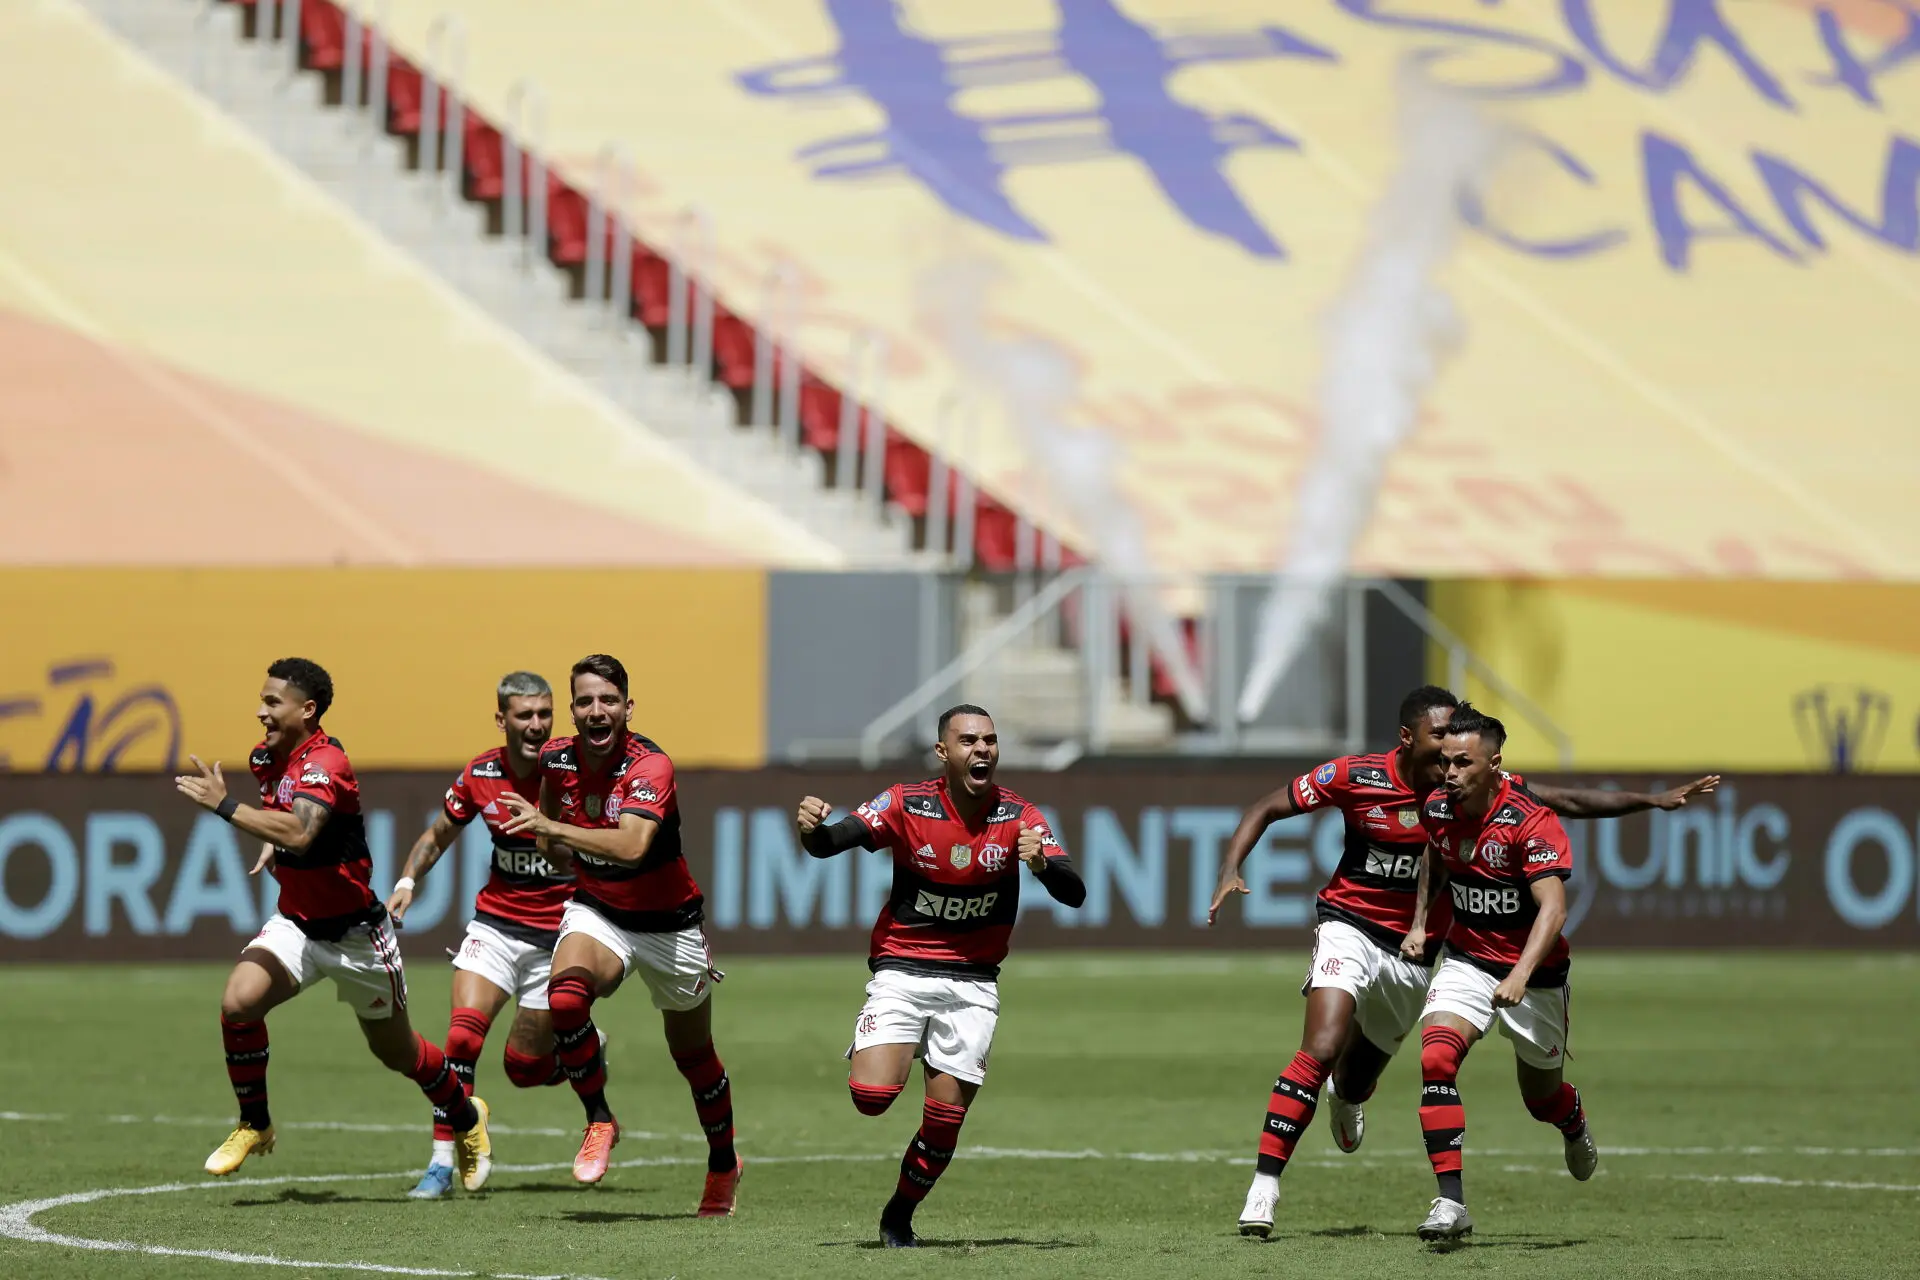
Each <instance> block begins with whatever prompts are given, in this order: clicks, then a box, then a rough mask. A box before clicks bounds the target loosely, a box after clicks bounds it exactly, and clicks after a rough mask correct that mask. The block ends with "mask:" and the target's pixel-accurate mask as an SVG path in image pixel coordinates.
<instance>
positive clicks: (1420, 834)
mask: <svg viewBox="0 0 1920 1280" xmlns="http://www.w3.org/2000/svg"><path fill="white" fill-rule="evenodd" d="M1458 705H1459V699H1458V698H1456V697H1455V696H1454V695H1453V694H1451V693H1449V692H1448V691H1447V690H1445V689H1441V688H1437V687H1435V686H1433V685H1423V686H1421V687H1420V688H1418V689H1415V690H1414V691H1413V692H1411V693H1409V694H1408V695H1407V696H1406V698H1405V699H1404V700H1403V701H1402V702H1401V704H1400V745H1399V746H1398V747H1396V748H1395V749H1394V750H1392V751H1387V752H1382V753H1379V754H1376V755H1362V756H1342V757H1340V758H1339V759H1336V760H1330V761H1328V762H1327V763H1325V764H1323V765H1321V766H1320V767H1319V768H1317V769H1315V770H1313V771H1312V772H1311V773H1306V774H1302V775H1301V776H1300V777H1298V778H1295V779H1294V780H1293V781H1292V782H1291V783H1289V784H1288V785H1287V786H1285V787H1282V788H1281V789H1280V790H1278V791H1275V792H1273V793H1272V794H1270V795H1267V796H1265V797H1263V798H1262V799H1260V800H1259V801H1257V802H1255V804H1254V805H1253V806H1252V807H1251V808H1249V809H1248V810H1247V811H1246V813H1245V815H1244V816H1243V817H1242V818H1241V819H1240V825H1239V828H1238V829H1237V830H1235V832H1234V833H1233V838H1232V839H1231V840H1230V841H1229V842H1228V844H1227V851H1226V857H1225V860H1224V862H1223V863H1222V865H1221V868H1220V881H1219V885H1218V888H1217V889H1216V891H1215V893H1214V896H1213V904H1212V906H1211V908H1210V909H1209V910H1208V912H1207V923H1208V924H1213V923H1214V922H1215V921H1216V920H1217V919H1218V917H1219V913H1220V910H1221V908H1222V907H1223V906H1224V904H1225V903H1226V902H1227V900H1228V899H1229V898H1231V897H1232V896H1233V895H1235V894H1240V893H1245V892H1246V891H1247V887H1246V884H1245V882H1244V881H1242V880H1241V878H1240V867H1241V864H1242V863H1243V862H1245V860H1246V858H1247V856H1248V855H1249V854H1251V853H1252V852H1253V849H1254V847H1255V845H1257V844H1258V843H1259V841H1260V838H1261V836H1262V835H1263V834H1264V833H1265V831H1266V829H1267V827H1268V826H1270V825H1271V824H1273V823H1274V822H1277V821H1279V820H1280V819H1282V818H1287V817H1291V816H1293V815H1294V814H1301V813H1311V812H1314V811H1316V810H1318V809H1319V808H1320V807H1321V806H1322V805H1331V806H1333V807H1335V808H1337V809H1339V810H1340V811H1341V816H1342V818H1343V820H1344V824H1345V828H1346V838H1345V847H1344V849H1343V850H1342V853H1341V857H1340V864H1339V866H1338V867H1337V868H1335V870H1334V873H1333V876H1332V878H1331V879H1330V880H1329V881H1328V882H1327V885H1326V887H1325V888H1324V889H1322V890H1321V891H1320V896H1319V901H1318V903H1317V915H1318V917H1319V924H1318V927H1317V928H1316V929H1315V930H1314V951H1313V959H1312V961H1311V963H1310V964H1309V965H1308V969H1307V979H1306V982H1305V984H1304V985H1303V987H1302V993H1303V994H1305V995H1306V997H1307V1008H1306V1026H1305V1029H1304V1030H1303V1032H1302V1034H1301V1038H1300V1050H1299V1052H1298V1053H1296V1054H1295V1055H1294V1057H1293V1061H1292V1062H1290V1063H1289V1064H1288V1065H1287V1067H1286V1069H1285V1070H1284V1071H1283V1072H1282V1073H1281V1075H1280V1077H1279V1078H1278V1079H1277V1080H1275V1081H1274V1086H1273V1093H1272V1095H1271V1096H1270V1098H1269V1100H1268V1104H1267V1115H1266V1120H1265V1124H1264V1126H1263V1128H1262V1131H1261V1135H1260V1149H1259V1154H1258V1156H1257V1158H1256V1161H1255V1166H1254V1176H1253V1183H1252V1185H1251V1186H1250V1187H1249V1188H1248V1189H1247V1198H1246V1203H1245V1204H1244V1206H1243V1207H1242V1208H1241V1211H1240V1230H1241V1233H1242V1234H1243V1235H1256V1236H1265V1235H1267V1234H1268V1233H1269V1232H1270V1231H1271V1230H1272V1229H1273V1218H1274V1210H1275V1207H1276V1205H1277V1204H1278V1203H1279V1197H1280V1175H1281V1173H1282V1172H1283V1171H1284V1170H1285V1169H1286V1166H1287V1161H1288V1160H1289V1159H1290V1158H1291V1157H1292V1155H1293V1151H1294V1148H1295V1146H1296V1145H1297V1144H1298V1143H1299V1141H1300V1138H1301V1137H1302V1135H1304V1134H1305V1132H1306V1129H1307V1126H1308V1124H1309V1123H1310V1122H1311V1121H1312V1119H1313V1115H1314V1112H1315V1110H1316V1108H1317V1105H1318V1100H1319V1096H1320V1088H1321V1085H1322V1084H1323V1083H1324V1084H1325V1085H1326V1086H1327V1106H1328V1110H1329V1112H1330V1116H1329V1119H1330V1122H1331V1125H1332V1129H1333V1139H1334V1143H1335V1145H1336V1146H1338V1147H1339V1148H1340V1150H1342V1151H1345V1152H1352V1151H1355V1150H1357V1149H1358V1148H1359V1146H1360V1141H1361V1138H1362V1137H1363V1136H1364V1134H1365V1132H1366V1116H1365V1113H1364V1110H1363V1107H1362V1104H1363V1103H1365V1101H1366V1100H1367V1099H1368V1098H1369V1097H1371V1096H1372V1094H1373V1089H1374V1085H1375V1084H1376V1082H1378V1080H1379V1078H1380V1072H1381V1071H1382V1070H1383V1069H1384V1068H1385V1067H1386V1065H1387V1062H1388V1061H1389V1060H1390V1059H1391V1058H1392V1057H1393V1054H1394V1052H1395V1050H1397V1049H1398V1048H1399V1047H1400V1042H1401V1041H1402V1040H1403V1039H1405V1038H1406V1034H1407V1032H1408V1031H1409V1030H1411V1029H1412V1027H1413V1024H1414V1022H1415V1020H1416V1019H1418V1018H1419V1016H1420V1009H1421V1006H1422V1002H1423V1001H1424V1000H1425V998H1426V991H1427V985H1428V982H1429V981H1430V979H1431V977H1432V962H1433V959H1434V953H1435V952H1437V950H1438V947H1439V943H1440V938H1441V937H1442V936H1443V935H1444V934H1445V931H1446V920H1445V913H1446V911H1447V909H1448V908H1447V904H1446V902H1445V901H1444V900H1442V901H1439V902H1436V903H1435V904H1434V907H1433V910H1434V913H1435V919H1434V920H1432V921H1430V922H1429V924H1428V933H1429V934H1430V935H1431V937H1432V940H1433V941H1432V945H1431V947H1430V948H1429V951H1428V954H1427V955H1426V956H1424V957H1423V958H1409V957H1406V956H1403V955H1402V954H1401V950H1400V944H1401V941H1402V940H1403V939H1404V938H1405V937H1406V935H1407V931H1408V929H1409V928H1411V927H1412V924H1413V910H1414V891H1415V888H1416V885H1417V880H1418V876H1419V870H1420V860H1421V856H1422V854H1423V852H1424V850H1425V848H1426V832H1425V830H1424V828H1423V827H1422V825H1421V819H1420V806H1421V805H1422V804H1423V803H1424V802H1425V801H1426V799H1427V796H1428V795H1429V794H1431V793H1432V791H1433V790H1434V788H1435V787H1437V786H1438V785H1439V784H1440V780H1441V768H1440V749H1441V743H1442V741H1443V739H1444V736H1445V734H1446V732H1447V725H1448V722H1449V720H1450V719H1451V717H1452V716H1453V713H1454V708H1455V707H1457V706H1458ZM1719 782H1720V779H1719V778H1718V777H1707V778H1700V779H1698V780H1696V781H1694V782H1690V783H1688V784H1687V785H1686V786H1683V787H1676V788H1674V789H1672V790H1670V791H1664V792H1660V793H1658V794H1652V795H1649V794H1638V793H1633V792H1624V791H1598V790H1570V789H1564V788H1559V787H1547V786H1538V787H1535V788H1534V794H1535V796H1536V797H1537V798H1538V799H1539V800H1540V802H1541V803H1543V804H1546V805H1549V806H1550V807H1552V808H1555V809H1557V810H1558V811H1559V812H1561V813H1564V814H1567V815H1569V816H1574V817H1594V818H1598V817H1617V816H1619V815H1621V814H1627V813H1634V812H1637V811H1639V810H1641V809H1647V808H1655V807H1657V808H1661V809H1677V808H1679V807H1681V806H1682V805H1684V804H1686V803H1687V801H1688V800H1689V799H1690V798H1691V797H1693V796H1695V795H1703V794H1706V793H1708V792H1711V791H1712V790H1713V789H1714V788H1715V787H1716V786H1718V785H1719Z"/></svg>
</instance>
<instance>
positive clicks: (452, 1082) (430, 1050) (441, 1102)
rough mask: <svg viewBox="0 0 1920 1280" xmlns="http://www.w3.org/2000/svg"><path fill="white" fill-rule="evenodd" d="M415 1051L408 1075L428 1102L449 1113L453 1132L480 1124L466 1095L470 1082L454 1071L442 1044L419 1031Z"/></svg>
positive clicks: (448, 1119)
mask: <svg viewBox="0 0 1920 1280" xmlns="http://www.w3.org/2000/svg"><path fill="white" fill-rule="evenodd" d="M413 1051H414V1059H413V1070H411V1071H409V1072H407V1078H408V1079H410V1080H412V1081H413V1082H414V1083H415V1084H417V1085H419V1086H420V1092H422V1093H424V1094H426V1095H427V1101H428V1102H431V1103H432V1104H433V1105H434V1106H435V1107H437V1108H439V1109H441V1110H443V1111H444V1112H445V1113H446V1116H447V1123H448V1124H450V1125H451V1126H453V1130H454V1132H456V1133H464V1132H466V1131H467V1130H468V1129H471V1128H473V1126H474V1125H476V1124H479V1123H480V1113H479V1111H478V1110H476V1109H475V1107H474V1105H473V1100H472V1099H471V1098H469V1097H468V1096H467V1086H465V1085H464V1084H461V1083H460V1077H459V1076H457V1075H455V1074H453V1068H452V1067H450V1066H448V1065H447V1055H446V1054H444V1053H442V1052H440V1046H439V1045H437V1044H435V1043H434V1042H433V1041H431V1040H429V1039H427V1038H426V1037H425V1036H423V1035H420V1034H418V1033H416V1034H415V1035H414V1037H413Z"/></svg>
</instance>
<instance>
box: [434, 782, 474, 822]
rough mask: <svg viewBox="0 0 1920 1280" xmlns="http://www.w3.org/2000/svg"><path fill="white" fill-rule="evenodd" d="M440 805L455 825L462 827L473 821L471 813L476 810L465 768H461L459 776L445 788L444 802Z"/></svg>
mask: <svg viewBox="0 0 1920 1280" xmlns="http://www.w3.org/2000/svg"><path fill="white" fill-rule="evenodd" d="M442 807H443V808H444V809H445V810H446V814H447V820H448V821H449V822H452V823H453V824H454V825H455V826H462V827H463V826H465V825H466V824H467V823H469V822H472V821H473V815H474V814H475V813H476V812H477V811H478V810H477V809H476V807H475V804H474V799H473V787H472V784H471V783H469V782H468V781H467V771H466V770H465V769H462V770H461V771H460V776H459V777H457V778H455V779H454V780H453V785H452V786H450V787H448V788H447V798H446V802H445V804H444V805H443V806H442Z"/></svg>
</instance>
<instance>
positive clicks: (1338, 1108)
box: [1326, 1076, 1367, 1155]
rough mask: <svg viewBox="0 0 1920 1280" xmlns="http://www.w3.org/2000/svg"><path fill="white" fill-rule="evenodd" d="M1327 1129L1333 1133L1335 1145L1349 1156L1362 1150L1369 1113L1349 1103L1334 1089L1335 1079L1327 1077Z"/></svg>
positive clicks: (1355, 1104)
mask: <svg viewBox="0 0 1920 1280" xmlns="http://www.w3.org/2000/svg"><path fill="white" fill-rule="evenodd" d="M1326 1102H1327V1127H1328V1128H1329V1129H1331V1130H1332V1131H1333V1145H1334V1146H1336V1147H1338V1148H1340V1150H1342V1151H1344V1152H1345V1153H1346V1154H1348V1155H1352V1154H1353V1153H1354V1152H1356V1151H1358V1150H1359V1149H1360V1140H1361V1139H1362V1138H1364V1137H1366V1136H1367V1113H1366V1112H1364V1111H1362V1110H1361V1109H1360V1104H1359V1103H1357V1102H1348V1101H1347V1100H1346V1099H1345V1098H1342V1097H1341V1096H1340V1095H1339V1094H1338V1093H1336V1092H1335V1091H1334V1088H1333V1077H1332V1076H1328V1077H1327V1092H1326Z"/></svg>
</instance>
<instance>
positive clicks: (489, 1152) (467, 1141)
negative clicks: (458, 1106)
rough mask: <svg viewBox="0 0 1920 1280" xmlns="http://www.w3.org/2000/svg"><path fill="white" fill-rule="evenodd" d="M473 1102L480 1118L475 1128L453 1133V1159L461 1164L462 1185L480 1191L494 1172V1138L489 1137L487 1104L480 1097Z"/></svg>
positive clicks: (475, 1123) (474, 1123)
mask: <svg viewBox="0 0 1920 1280" xmlns="http://www.w3.org/2000/svg"><path fill="white" fill-rule="evenodd" d="M472 1102H473V1111H474V1114H475V1115H476V1116H478V1117H479V1119H477V1120H475V1121H474V1122H473V1128H471V1129H468V1130H466V1131H465V1132H464V1133H456V1134H454V1135H453V1159H454V1163H455V1164H457V1165H459V1166H460V1185H461V1186H463V1187H465V1188H466V1189H467V1190H469V1191H478V1190H479V1189H480V1188H482V1187H484V1186H486V1185H487V1176H488V1175H489V1174H491V1173H492V1172H493V1140H492V1139H491V1138H489V1137H487V1104H486V1103H484V1102H482V1101H481V1100H480V1099H478V1098H474V1099H472Z"/></svg>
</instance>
